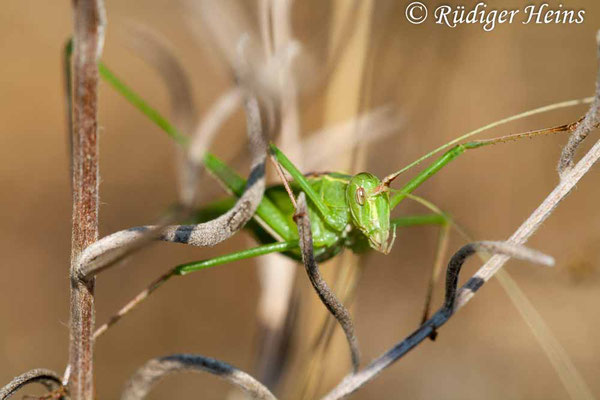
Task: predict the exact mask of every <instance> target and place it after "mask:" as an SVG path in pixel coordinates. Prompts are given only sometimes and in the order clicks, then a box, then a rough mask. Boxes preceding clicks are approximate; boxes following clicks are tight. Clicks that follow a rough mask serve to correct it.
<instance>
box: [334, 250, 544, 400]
mask: <svg viewBox="0 0 600 400" xmlns="http://www.w3.org/2000/svg"><path fill="white" fill-rule="evenodd" d="M477 252H487V253H493V254H503V255H504V256H505V257H509V258H510V257H514V258H518V259H522V260H526V261H530V262H534V263H538V264H543V265H548V266H551V265H553V264H554V259H552V257H549V256H547V255H545V254H542V253H539V252H537V251H534V250H531V249H528V248H525V247H522V246H518V245H514V244H512V243H508V242H475V243H469V244H467V245H465V246H463V247H462V248H461V249H460V250H458V251H457V252H456V253H454V255H453V256H452V258H451V259H450V262H449V263H448V267H447V270H446V295H445V299H444V305H443V306H442V307H441V308H440V309H439V310H438V311H437V312H436V313H435V314H434V315H433V316H432V317H431V318H430V319H429V320H428V321H427V322H425V323H424V324H423V325H421V326H420V327H419V328H418V329H417V330H416V331H414V332H413V333H412V334H410V335H409V336H408V337H406V339H404V340H402V341H401V342H400V343H398V344H397V345H395V346H394V347H392V348H391V349H390V350H388V351H387V352H385V353H384V354H383V355H381V356H379V357H378V358H377V359H375V360H374V361H373V362H371V363H370V364H369V365H368V366H367V367H365V368H364V369H363V370H361V371H359V372H357V373H355V374H351V375H348V376H346V378H344V379H343V380H342V381H341V382H340V384H339V385H338V386H336V387H335V388H334V389H333V390H332V391H331V392H329V393H328V394H327V395H325V397H323V398H322V400H337V399H342V398H345V397H346V396H348V395H349V394H351V393H353V392H354V391H356V390H358V389H359V388H360V387H361V386H362V385H364V384H365V383H367V382H369V381H370V380H372V379H373V378H375V376H377V375H378V374H379V373H381V372H382V371H383V370H384V369H385V368H387V367H389V366H390V365H392V364H393V363H394V362H396V361H398V360H399V359H400V358H401V357H402V356H404V355H406V354H407V353H408V352H409V351H410V350H412V349H414V348H415V347H416V346H417V345H419V344H420V343H421V342H423V341H424V340H425V339H427V338H428V337H429V338H432V339H434V338H435V336H436V334H437V332H436V331H437V329H438V328H439V327H441V326H442V325H444V324H445V323H446V322H448V320H449V319H450V317H451V316H452V315H453V314H454V312H455V311H456V309H457V308H456V298H457V293H460V292H462V291H465V290H470V291H473V292H475V291H476V290H477V289H479V288H480V287H481V285H483V283H484V281H483V280H482V279H481V278H479V276H478V275H477V274H475V276H473V277H472V278H471V279H469V281H467V283H466V284H465V285H464V286H463V287H462V288H461V290H460V292H457V283H458V275H459V273H460V270H461V268H462V265H463V264H464V262H465V260H466V259H467V258H468V257H470V256H471V255H473V254H475V253H477Z"/></svg>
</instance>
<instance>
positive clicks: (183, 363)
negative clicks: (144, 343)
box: [121, 354, 277, 400]
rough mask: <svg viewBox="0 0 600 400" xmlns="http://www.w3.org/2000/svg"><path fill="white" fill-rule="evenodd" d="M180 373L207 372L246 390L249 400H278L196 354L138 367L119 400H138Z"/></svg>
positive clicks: (226, 367)
mask: <svg viewBox="0 0 600 400" xmlns="http://www.w3.org/2000/svg"><path fill="white" fill-rule="evenodd" d="M180 372H208V373H210V374H213V375H216V376H218V377H220V378H223V379H225V380H227V381H228V382H230V383H232V384H233V385H235V386H237V387H238V388H240V389H242V390H243V391H245V392H246V393H247V394H248V395H249V396H250V397H251V398H252V399H261V400H277V398H276V397H275V396H274V395H273V394H272V393H271V392H270V391H269V389H267V388H266V387H265V386H264V385H263V384H261V383H260V382H258V381H257V380H256V379H254V378H253V377H252V376H250V375H248V374H247V373H245V372H243V371H241V370H239V369H237V368H235V367H232V366H231V365H229V364H226V363H224V362H221V361H219V360H215V359H212V358H208V357H204V356H200V355H195V354H173V355H170V356H166V357H161V358H155V359H152V360H150V361H148V362H147V363H146V364H144V365H143V366H142V367H140V368H139V369H138V370H137V371H136V372H135V374H134V375H133V376H132V377H131V378H130V379H129V381H128V382H127V384H126V386H125V389H124V390H123V393H122V395H121V400H141V399H143V398H145V397H146V395H147V394H148V393H149V392H150V390H152V388H153V387H154V385H156V384H157V383H158V382H159V381H160V380H161V379H163V378H164V377H165V376H167V375H169V374H174V373H180Z"/></svg>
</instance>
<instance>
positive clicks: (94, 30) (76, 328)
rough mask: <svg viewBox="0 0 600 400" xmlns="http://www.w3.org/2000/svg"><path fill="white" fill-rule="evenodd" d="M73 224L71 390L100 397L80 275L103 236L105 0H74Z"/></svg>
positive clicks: (89, 311) (89, 294) (90, 287)
mask: <svg viewBox="0 0 600 400" xmlns="http://www.w3.org/2000/svg"><path fill="white" fill-rule="evenodd" d="M73 12H74V34H73V44H74V57H73V72H74V73H73V111H72V115H73V121H72V122H73V125H72V126H73V131H72V133H71V134H72V149H71V152H72V153H71V155H72V168H73V171H72V172H73V174H72V175H73V226H72V243H71V272H70V278H71V319H70V341H69V365H70V367H71V374H70V379H69V392H70V394H71V398H72V399H74V400H81V399H85V400H91V399H93V398H94V379H93V339H92V334H93V332H94V279H89V280H82V279H80V278H79V277H78V275H77V273H76V272H77V260H78V259H79V254H80V253H81V251H82V250H83V249H84V248H86V247H87V246H89V245H90V244H92V243H93V242H95V241H96V240H97V239H98V137H97V130H98V129H97V128H98V122H97V100H98V92H97V88H98V67H97V62H98V59H99V57H100V54H101V52H102V45H103V40H104V6H103V3H102V0H73Z"/></svg>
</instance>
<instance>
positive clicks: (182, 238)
mask: <svg viewBox="0 0 600 400" xmlns="http://www.w3.org/2000/svg"><path fill="white" fill-rule="evenodd" d="M193 231H194V226H193V225H179V226H178V227H177V229H176V230H175V234H174V237H173V242H174V243H183V244H188V243H189V242H190V237H191V236H192V232H193Z"/></svg>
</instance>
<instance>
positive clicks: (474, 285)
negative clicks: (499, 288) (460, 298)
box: [465, 276, 485, 293]
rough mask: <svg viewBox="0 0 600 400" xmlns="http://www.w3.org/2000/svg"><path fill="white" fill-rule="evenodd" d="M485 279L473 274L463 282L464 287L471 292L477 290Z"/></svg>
mask: <svg viewBox="0 0 600 400" xmlns="http://www.w3.org/2000/svg"><path fill="white" fill-rule="evenodd" d="M484 283H485V281H484V280H483V279H481V278H480V277H478V276H474V277H472V278H471V279H469V280H468V281H467V283H465V289H469V290H470V291H472V292H473V293H475V292H476V291H478V290H479V288H480V287H482V286H483V284H484Z"/></svg>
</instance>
